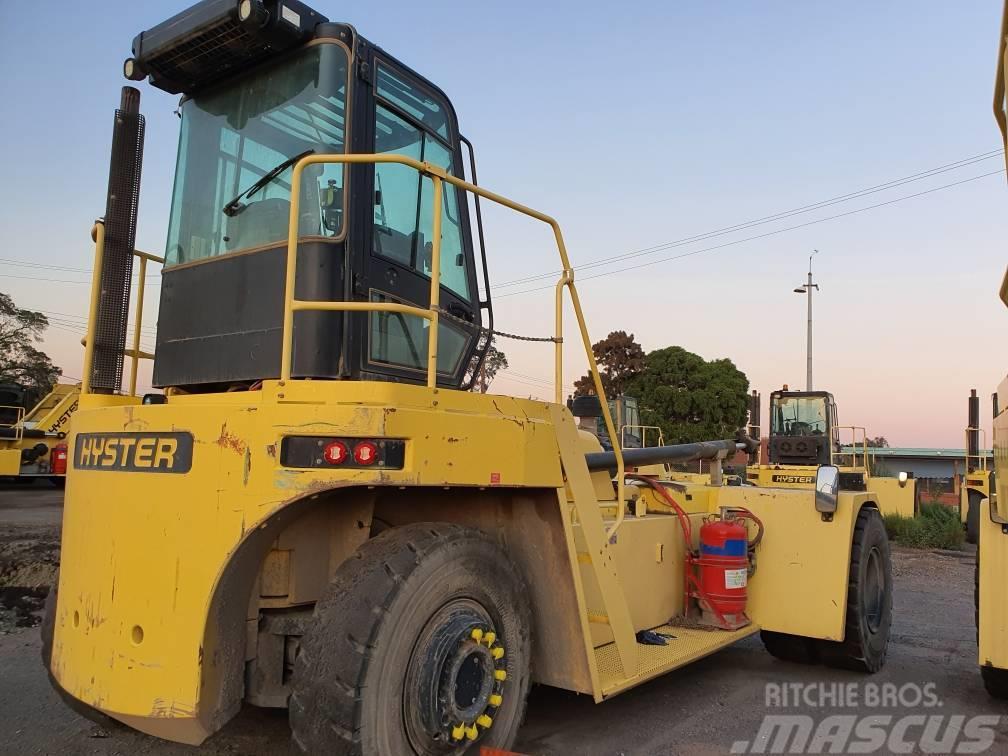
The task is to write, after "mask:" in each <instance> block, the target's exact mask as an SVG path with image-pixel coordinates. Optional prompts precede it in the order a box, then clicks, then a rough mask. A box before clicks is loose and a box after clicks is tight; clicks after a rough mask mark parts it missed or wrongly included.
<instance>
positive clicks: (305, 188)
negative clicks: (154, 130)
mask: <svg viewBox="0 0 1008 756" xmlns="http://www.w3.org/2000/svg"><path fill="white" fill-rule="evenodd" d="M277 7H279V6H277V5H276V3H270V2H258V1H256V0H253V2H245V3H239V4H237V5H236V4H235V3H232V2H226V3H225V2H215V1H214V0H208V1H207V2H204V3H201V4H200V5H198V6H195V7H194V8H192V9H189V10H188V11H185V12H183V13H182V14H179V15H178V16H176V17H175V18H173V19H170V20H169V21H167V22H165V23H163V24H160V25H158V26H157V27H154V28H153V29H151V30H149V31H147V32H144V33H143V34H141V35H140V36H139V37H137V39H136V40H135V41H134V55H135V56H136V57H135V60H133V59H131V60H133V65H135V66H136V68H137V69H138V70H139V71H140V72H142V73H144V74H146V75H148V76H149V78H150V81H151V83H152V84H153V85H154V86H157V87H160V88H162V89H165V90H167V91H170V92H180V93H182V95H183V97H182V102H181V105H180V108H179V110H180V113H181V133H180V138H179V149H178V162H177V168H176V177H175V188H174V195H173V200H172V209H171V217H170V223H169V232H168V243H167V249H166V255H165V266H164V271H163V277H162V290H161V307H160V315H159V321H158V337H157V350H156V358H155V364H154V385H156V386H158V387H168V386H174V387H179V388H182V389H184V390H186V391H215V390H224V389H230V388H235V387H242V386H249V385H252V384H254V383H255V382H257V381H260V380H263V379H269V378H276V377H278V376H279V372H280V362H281V334H282V324H283V297H284V270H285V262H286V247H287V235H288V225H289V223H288V218H289V213H290V197H291V176H292V165H293V163H294V162H296V159H297V158H299V157H301V156H304V155H306V154H311V153H315V154H333V153H336V154H342V153H396V154H402V155H406V156H408V157H412V158H415V159H417V160H420V161H425V162H428V163H431V164H433V165H437V166H439V167H441V168H444V169H445V170H446V171H448V172H449V173H452V174H454V175H459V176H462V175H464V172H463V168H462V165H463V163H462V153H461V150H460V134H459V128H458V122H457V119H456V115H455V111H454V109H453V107H452V105H451V102H450V101H449V100H448V98H447V96H445V94H444V93H443V92H441V91H440V90H439V89H438V88H437V87H436V86H434V85H433V84H432V83H431V82H429V81H427V80H426V79H424V78H423V77H421V76H420V75H418V74H416V73H415V72H413V71H411V70H410V69H409V68H407V67H406V66H404V65H402V64H401V63H399V62H398V61H396V60H395V59H394V58H392V57H391V56H390V55H388V54H387V53H385V52H384V51H382V50H380V49H378V48H376V47H374V46H372V45H371V44H370V43H369V42H367V41H366V40H365V39H363V38H362V37H361V36H360V35H358V34H357V32H356V31H355V30H354V29H353V28H352V27H350V26H348V25H346V24H338V23H330V22H328V21H327V20H326V19H325V18H324V17H322V16H320V15H319V14H317V13H316V12H314V11H311V10H310V9H308V8H307V7H306V6H303V5H301V4H299V3H290V2H285V3H283V9H284V10H285V13H284V14H283V15H282V16H280V15H278V14H277V13H276V12H275V11H276V8H277ZM250 9H251V10H250ZM292 9H293V10H292ZM260 10H261V11H263V12H264V13H266V16H265V17H266V18H267V19H269V20H268V21H265V22H264V21H261V20H257V19H258V18H259V17H258V16H257V15H256V14H257V13H258V12H259V11H260ZM243 14H251V15H249V16H248V17H247V18H242V15H243ZM270 14H272V15H270ZM292 14H293V15H292ZM295 18H296V19H297V21H296V22H295V21H294V19H295ZM208 28H209V29H210V30H211V31H214V32H215V33H221V34H225V33H226V34H231V35H232V36H233V37H234V38H235V40H236V42H235V45H236V48H235V49H227V50H224V51H223V52H221V51H220V48H218V52H217V54H218V55H221V56H231V57H230V58H227V59H225V58H215V59H213V60H210V59H208V57H207V55H206V54H204V53H203V52H201V51H200V49H199V47H198V38H199V35H200V34H206V33H208V32H207V29H208ZM194 35H195V36H194ZM257 35H258V36H257ZM263 38H265V41H264V40H263ZM278 39H279V40H280V41H279V42H278V41H277V40H278ZM282 44H285V45H286V47H287V48H288V49H286V51H285V52H283V54H281V55H277V54H276V52H275V51H276V49H277V48H278V47H279V46H282ZM242 45H245V48H247V49H242ZM263 45H266V47H267V48H268V49H269V50H270V53H269V54H268V55H259V56H258V57H257V54H256V50H257V49H258V47H262V46H263ZM236 50H237V51H236ZM260 58H261V60H260ZM128 63H129V62H128ZM298 189H299V191H300V193H301V194H300V211H299V218H298V219H297V223H298V239H299V241H298V264H297V278H296V282H295V291H294V296H295V298H297V299H303V300H333V301H372V302H380V301H392V302H399V303H403V304H411V305H416V306H420V307H426V306H427V305H428V299H429V295H430V271H431V249H432V219H433V206H432V182H431V180H430V178H422V177H421V176H420V174H419V173H418V172H417V171H415V170H413V169H411V168H408V167H406V166H403V165H399V164H380V165H377V166H376V165H372V164H366V165H365V164H355V165H345V164H338V163H329V164H316V165H311V166H309V167H307V168H306V169H305V171H304V174H303V180H302V185H301V186H300V187H299V188H298ZM443 203H444V204H443V207H442V233H441V261H440V268H441V277H442V278H441V280H442V286H441V302H440V307H441V308H442V310H443V311H444V312H446V313H448V315H449V316H453V317H444V318H442V319H441V324H440V326H439V332H438V336H439V348H438V360H437V365H438V383H439V385H445V386H453V387H459V386H462V385H463V384H464V383H465V382H466V380H467V376H470V375H471V374H472V373H473V372H474V365H475V364H476V362H477V361H478V359H479V358H480V355H479V353H478V351H479V350H478V342H479V341H480V339H479V333H480V330H479V327H480V325H481V322H482V318H481V303H480V297H479V292H478V288H477V282H476V261H475V257H474V250H473V243H472V234H471V231H470V223H469V213H468V210H469V209H468V205H467V202H466V200H465V197H464V195H463V194H462V192H461V191H460V190H458V189H456V188H455V187H453V186H450V185H446V186H445V189H444V193H443ZM487 306H488V305H487ZM428 328H429V323H428V322H427V321H425V320H423V319H421V318H419V317H415V316H412V315H408V314H402V313H389V312H373V313H364V312H356V313H342V312H331V311H330V312H317V311H305V312H298V313H296V314H295V320H294V348H293V375H294V377H307V378H348V379H358V380H359V379H378V380H396V381H407V382H423V381H424V379H425V375H426V367H427V343H428V340H427V329H428ZM484 342H485V340H484Z"/></svg>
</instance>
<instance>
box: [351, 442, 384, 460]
mask: <svg viewBox="0 0 1008 756" xmlns="http://www.w3.org/2000/svg"><path fill="white" fill-rule="evenodd" d="M353 457H354V460H355V461H356V462H357V464H358V465H373V464H374V463H375V462H377V461H378V447H377V446H376V445H375V444H373V443H372V442H371V441H361V442H360V443H359V444H357V445H356V446H355V447H354V450H353Z"/></svg>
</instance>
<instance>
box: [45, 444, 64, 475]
mask: <svg viewBox="0 0 1008 756" xmlns="http://www.w3.org/2000/svg"><path fill="white" fill-rule="evenodd" d="M66 469H67V445H66V444H56V446H54V447H53V448H52V451H51V452H49V472H50V473H52V474H53V475H66Z"/></svg>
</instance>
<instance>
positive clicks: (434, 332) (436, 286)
mask: <svg viewBox="0 0 1008 756" xmlns="http://www.w3.org/2000/svg"><path fill="white" fill-rule="evenodd" d="M320 163H340V164H360V163H370V164H378V163H397V164H399V165H404V166H407V167H408V168H412V169H413V170H415V171H417V172H418V173H420V175H421V176H427V177H429V178H430V179H431V181H432V182H433V190H434V191H433V206H434V217H433V222H432V229H431V230H432V236H433V239H432V241H431V273H430V277H431V285H430V296H429V302H428V306H427V307H416V306H413V305H405V304H399V303H396V302H334V301H311V300H303V299H295V298H294V282H295V280H296V276H297V245H298V218H299V217H300V216H299V213H300V207H301V193H300V191H299V189H300V186H301V176H302V173H303V172H304V169H305V168H307V167H308V166H310V165H317V164H320ZM445 183H448V184H450V185H452V186H455V187H457V188H459V189H462V190H463V191H465V192H468V193H470V194H475V195H477V196H478V197H481V198H482V199H485V200H488V201H490V202H494V203H496V204H498V205H503V206H504V207H506V208H508V209H510V210H514V211H515V212H518V213H521V214H522V215H525V216H527V217H529V218H534V219H535V220H538V221H541V222H542V223H545V224H546V225H548V226H549V227H550V228H551V229H552V230H553V238H554V240H555V241H556V245H557V252H558V253H559V255H560V263H561V268H562V271H563V272H562V273H561V274H560V279H559V280H558V281H557V284H556V302H555V305H556V322H555V336H554V339H553V341H554V374H555V375H554V378H555V382H556V385H555V397H554V398H555V401H556V403H557V404H562V403H563V292H564V289H566V290H567V292H568V293H569V295H570V300H571V306H572V308H573V310H574V315H575V317H576V318H577V323H578V329H579V331H580V333H581V341H582V342H583V345H584V349H585V355H586V356H587V358H588V369H589V371H590V372H591V375H592V382H593V383H594V384H595V393H596V394H597V395H598V397H599V400H600V402H601V404H602V415H603V418H604V419H605V424H606V430H607V431H608V433H609V438H613V439H615V438H618V436H617V435H616V429H615V426H614V424H613V419H612V415H611V414H610V412H609V406H608V402H607V401H606V396H605V391H604V390H603V388H602V379H601V377H600V376H599V371H598V365H597V364H596V362H595V354H594V353H593V352H592V348H591V339H590V338H589V336H588V327H587V325H586V324H585V319H584V313H583V312H582V310H581V302H580V300H579V299H578V294H577V289H576V288H575V286H574V269H573V268H572V267H571V264H570V259H569V258H568V256H567V248H566V247H565V246H564V241H563V234H562V233H561V231H560V226H559V225H558V224H557V222H556V221H555V220H554V219H553V218H551V217H550V216H548V215H546V214H544V213H540V212H539V211H538V210H533V209H532V208H530V207H526V206H525V205H522V204H519V203H518V202H514V201H512V200H509V199H508V198H507V197H503V196H501V195H499V194H495V193H494V192H490V191H487V190H486V189H484V188H482V187H480V186H476V185H475V184H472V183H470V182H468V181H465V180H464V179H460V178H457V177H456V176H452V175H451V174H449V173H448V172H447V171H445V170H444V169H442V168H440V167H438V166H436V165H432V164H430V163H425V162H421V161H419V160H414V159H413V158H410V157H406V156H405V155H365V154H358V155H307V156H305V157H303V158H301V159H300V160H298V161H297V162H296V163H295V164H294V169H293V171H292V174H291V203H290V216H289V220H288V230H287V271H286V283H285V288H284V316H283V342H282V346H281V350H280V354H281V362H280V381H281V383H283V382H286V381H289V380H291V363H292V360H293V348H294V313H295V312H304V311H309V310H317V311H329V312H398V313H403V314H408V315H415V316H417V317H420V318H423V319H424V320H426V321H428V322H429V323H430V328H429V329H428V334H427V386H428V387H429V388H435V387H436V386H437V348H438V323H439V320H440V312H441V310H440V300H441V213H442V202H441V197H442V192H443V191H444V184H445ZM295 187H297V188H298V189H295ZM614 446H615V445H614ZM614 451H615V454H616V467H617V470H616V475H617V478H616V479H617V482H618V491H617V496H618V497H619V498H618V500H619V501H620V502H623V496H624V491H623V473H624V466H623V454H622V452H621V451H620V450H619V449H615V450H614ZM625 509H626V507H625V506H619V507H617V510H616V511H617V515H616V521H615V522H614V523H613V525H612V526H611V527H610V529H609V535H610V536H611V535H612V534H613V533H614V532H615V531H616V529H617V528H619V526H620V525H621V524H622V522H623V518H624V516H625Z"/></svg>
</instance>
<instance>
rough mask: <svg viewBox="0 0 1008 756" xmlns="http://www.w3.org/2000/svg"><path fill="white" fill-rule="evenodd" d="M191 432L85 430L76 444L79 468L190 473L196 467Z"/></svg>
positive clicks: (76, 466)
mask: <svg viewBox="0 0 1008 756" xmlns="http://www.w3.org/2000/svg"><path fill="white" fill-rule="evenodd" d="M192 449H193V438H192V435H190V434H189V433H81V434H79V435H78V436H77V441H76V443H75V444H74V467H75V468H77V469H78V470H117V471H121V472H158V473H186V472H189V469H190V468H191V467H192Z"/></svg>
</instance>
